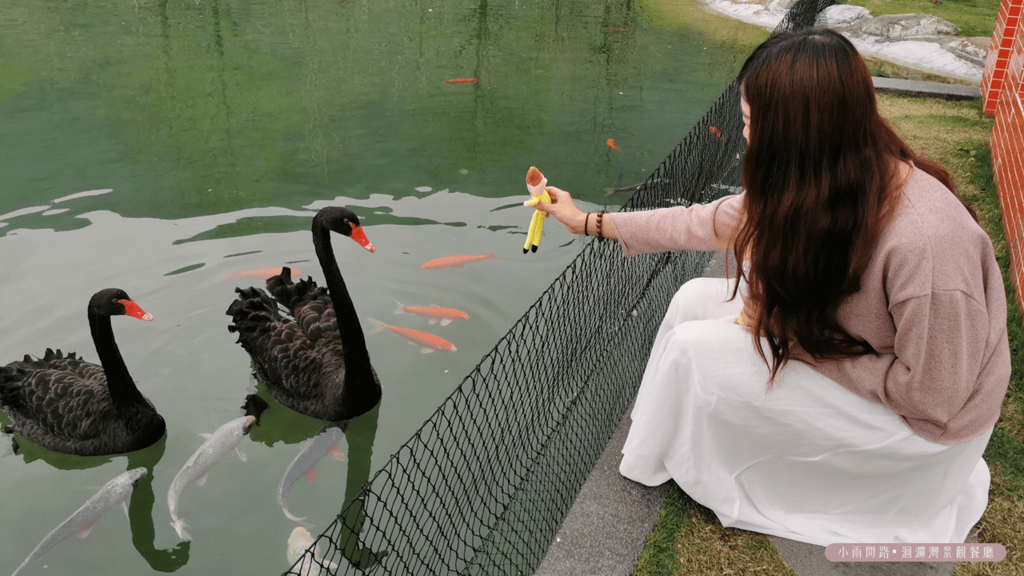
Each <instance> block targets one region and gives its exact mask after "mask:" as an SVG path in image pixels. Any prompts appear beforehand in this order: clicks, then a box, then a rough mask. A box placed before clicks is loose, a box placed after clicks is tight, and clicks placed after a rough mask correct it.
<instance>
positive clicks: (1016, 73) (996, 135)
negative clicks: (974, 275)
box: [983, 0, 1024, 305]
mask: <svg viewBox="0 0 1024 576" xmlns="http://www.w3.org/2000/svg"><path fill="white" fill-rule="evenodd" d="M1022 2H1024V0H1003V3H1002V6H1001V7H1000V11H999V14H1000V19H1002V18H1003V16H1002V15H1003V13H1004V11H1006V12H1007V13H1008V14H1009V17H1008V18H1007V19H1006V26H1005V30H1006V31H1009V29H1010V23H1011V22H1013V21H1014V20H1012V19H1016V21H1019V20H1020V18H1021V17H1020V12H1021V4H1022ZM1011 3H1013V4H1015V5H1016V14H1018V15H1017V16H1013V14H1014V12H1012V8H1013V6H1010V8H1011V10H1005V9H1006V8H1007V5H1008V4H1011ZM998 34H999V28H998V27H997V28H996V36H998ZM996 36H993V45H995V42H996ZM999 45H1000V46H1006V47H1007V48H1006V50H1005V51H1006V56H1005V57H1000V58H999V60H1000V61H1002V62H1003V65H1004V66H1005V68H1003V70H1004V73H1003V75H1002V83H1001V85H1000V89H999V92H998V96H997V97H995V98H993V99H992V100H993V107H994V109H995V124H994V126H993V128H992V139H991V141H990V144H991V146H992V163H993V167H994V169H995V180H996V187H997V188H998V190H999V203H1000V204H1001V206H1002V211H1003V228H1004V230H1005V231H1006V241H1007V244H1008V247H1009V250H1010V269H1011V274H1012V275H1013V283H1014V285H1015V286H1016V288H1017V291H1016V292H1017V300H1018V303H1020V304H1022V305H1024V302H1022V301H1021V290H1022V288H1024V106H1022V103H1021V100H1022V99H1024V26H1019V25H1016V24H1015V25H1014V29H1013V35H1012V36H1008V37H1003V38H1002V39H1001V40H999ZM993 51H994V50H990V51H989V56H990V58H989V59H990V60H991V55H992V52H993ZM997 67H998V64H997ZM987 75H988V73H987V72H986V76H987ZM992 83H993V84H994V83H995V80H993V81H992ZM983 86H984V85H983ZM983 94H985V93H984V92H983ZM987 103H988V97H987V96H986V105H987ZM986 111H987V109H986Z"/></svg>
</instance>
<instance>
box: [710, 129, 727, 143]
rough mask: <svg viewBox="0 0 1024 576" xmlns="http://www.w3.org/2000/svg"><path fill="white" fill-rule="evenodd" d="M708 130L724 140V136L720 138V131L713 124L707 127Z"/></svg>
mask: <svg viewBox="0 0 1024 576" xmlns="http://www.w3.org/2000/svg"><path fill="white" fill-rule="evenodd" d="M708 132H711V133H712V134H713V135H714V136H715V138H718V139H719V140H722V141H725V138H722V131H721V130H719V129H718V128H715V127H714V126H710V127H709V128H708Z"/></svg>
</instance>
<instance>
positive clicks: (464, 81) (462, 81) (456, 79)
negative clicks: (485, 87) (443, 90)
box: [444, 78, 480, 84]
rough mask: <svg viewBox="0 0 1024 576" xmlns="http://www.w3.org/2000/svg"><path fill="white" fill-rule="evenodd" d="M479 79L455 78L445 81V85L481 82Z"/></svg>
mask: <svg viewBox="0 0 1024 576" xmlns="http://www.w3.org/2000/svg"><path fill="white" fill-rule="evenodd" d="M479 81H480V79H479V78H455V79H453V80H445V81H444V83H445V84H467V83H469V82H479Z"/></svg>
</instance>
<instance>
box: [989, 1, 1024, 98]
mask: <svg viewBox="0 0 1024 576" xmlns="http://www.w3.org/2000/svg"><path fill="white" fill-rule="evenodd" d="M1022 11H1024V0H1002V2H1000V4H999V16H997V17H996V27H995V33H994V34H992V42H991V44H989V48H988V57H987V58H986V59H985V71H984V73H983V74H982V77H981V94H982V97H983V98H984V99H985V113H986V114H988V115H989V116H991V115H993V114H995V112H996V102H997V101H998V99H999V93H1000V92H1001V91H1002V88H1003V83H1004V82H1005V81H1006V67H1007V65H1008V63H1009V60H1010V54H1011V53H1012V50H1013V42H1014V38H1016V37H1017V30H1018V29H1020V28H1021V18H1022V17H1024V14H1022Z"/></svg>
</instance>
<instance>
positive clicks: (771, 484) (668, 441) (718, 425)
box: [619, 278, 992, 546]
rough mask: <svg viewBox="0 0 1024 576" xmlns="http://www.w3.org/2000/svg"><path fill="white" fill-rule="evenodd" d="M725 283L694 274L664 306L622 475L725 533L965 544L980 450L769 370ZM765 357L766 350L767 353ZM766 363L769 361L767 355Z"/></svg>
mask: <svg viewBox="0 0 1024 576" xmlns="http://www.w3.org/2000/svg"><path fill="white" fill-rule="evenodd" d="M730 287H731V284H730V281H729V280H726V279H723V278H698V279H695V280H691V281H689V282H687V283H686V284H684V285H683V287H682V288H680V289H679V291H678V292H677V293H676V295H675V297H674V298H673V299H672V303H671V304H670V305H669V309H668V312H667V313H666V315H665V319H664V321H663V322H662V324H661V328H660V329H659V330H658V335H657V337H656V339H655V341H654V347H653V348H652V350H651V357H650V359H649V360H648V362H647V368H646V371H645V372H644V377H643V382H642V384H641V386H640V391H639V392H638V394H637V398H636V403H635V405H634V407H633V412H632V413H631V417H632V426H631V427H630V430H629V436H628V437H627V439H626V443H625V446H624V447H623V449H622V453H623V458H622V463H621V464H620V466H619V471H620V472H621V473H622V475H623V476H625V477H627V478H630V479H632V480H634V481H636V482H640V483H642V484H646V485H648V486H656V485H659V484H662V483H664V482H666V481H668V480H669V479H673V480H675V481H676V483H677V484H679V487H680V488H682V489H683V491H684V492H686V493H687V494H689V495H690V497H691V498H693V499H694V500H696V501H697V502H699V503H701V504H703V505H704V506H707V507H708V508H710V509H711V510H713V511H714V512H715V514H716V515H717V516H718V519H719V520H720V521H721V522H722V525H723V526H730V527H734V528H742V529H744V530H752V531H755V532H762V533H765V534H772V535H775V536H781V537H783V538H788V539H791V540H797V541H800V542H807V543H810V544H816V545H819V546H826V545H828V544H830V543H900V542H906V543H932V542H935V543H938V542H952V543H959V542H963V541H964V540H965V539H966V538H967V536H968V533H969V531H970V530H971V528H972V527H973V526H974V524H975V522H977V521H978V519H979V518H981V515H982V513H983V512H984V511H985V507H986V505H987V504H988V488H989V480H990V478H989V471H988V466H987V465H986V464H985V461H984V460H982V453H983V452H984V450H985V446H986V444H987V443H988V439H989V437H990V436H991V434H992V430H991V429H989V430H988V431H987V432H986V433H984V434H982V435H981V436H979V437H978V438H975V439H974V440H971V441H970V442H966V443H963V444H957V445H955V446H946V445H943V444H936V443H933V442H929V441H928V440H925V439H924V438H922V437H920V436H918V435H917V434H914V433H913V432H912V431H911V430H910V429H909V428H908V427H907V426H906V424H904V423H903V421H901V420H900V419H899V417H898V416H897V415H896V413H895V412H893V411H892V410H890V409H889V408H886V407H885V406H884V405H882V404H878V403H875V402H872V401H870V400H866V399H864V398H861V397H860V396H857V395H856V394H854V393H853V392H850V391H849V390H847V389H846V388H843V387H842V386H840V385H839V384H837V383H835V382H833V381H832V380H830V379H828V378H826V377H825V376H822V375H821V374H819V373H817V372H815V371H814V370H813V369H812V368H810V367H809V366H808V365H806V364H804V363H801V362H796V361H794V362H790V363H789V364H788V365H787V366H785V367H784V368H783V369H782V370H781V371H780V372H779V374H778V376H777V377H776V381H775V386H774V389H773V390H772V391H771V392H766V391H765V383H766V382H767V380H768V368H767V367H766V366H765V363H764V361H762V360H761V358H760V356H758V354H757V352H756V351H755V350H754V346H753V341H752V339H751V336H750V332H749V331H748V330H747V329H746V328H744V327H742V326H739V325H737V324H734V320H735V319H736V315H737V314H738V313H739V311H740V310H741V309H742V306H743V304H742V302H741V300H740V298H739V297H737V298H736V299H735V300H734V301H731V302H726V301H725V300H726V298H727V297H728V295H729V294H730V290H729V289H730ZM765 350H767V345H765ZM769 357H770V356H769Z"/></svg>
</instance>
